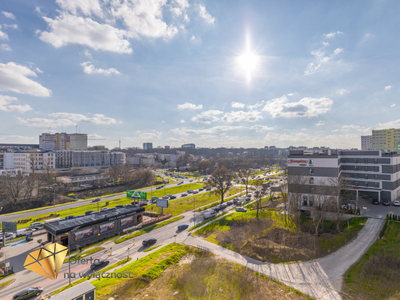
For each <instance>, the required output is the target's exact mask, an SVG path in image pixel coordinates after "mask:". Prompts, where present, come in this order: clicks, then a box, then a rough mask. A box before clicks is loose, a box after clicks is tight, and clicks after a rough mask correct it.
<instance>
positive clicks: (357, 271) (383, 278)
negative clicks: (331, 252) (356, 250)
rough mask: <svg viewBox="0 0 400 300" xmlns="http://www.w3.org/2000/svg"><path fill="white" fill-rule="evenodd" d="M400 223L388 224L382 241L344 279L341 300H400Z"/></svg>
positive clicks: (375, 244) (368, 251) (370, 249)
mask: <svg viewBox="0 0 400 300" xmlns="http://www.w3.org/2000/svg"><path fill="white" fill-rule="evenodd" d="M399 268H400V223H399V222H393V221H392V222H390V223H389V226H388V228H387V230H386V233H385V235H384V237H383V239H377V240H376V242H375V243H374V244H373V245H372V246H371V247H370V248H369V249H368V250H367V252H366V253H365V254H364V255H363V256H362V257H361V259H360V260H359V261H358V262H357V263H356V264H354V265H353V266H351V267H350V269H349V270H348V271H347V272H346V273H345V275H344V284H343V295H342V296H343V298H344V299H363V300H369V299H371V300H373V299H393V300H394V299H400V281H399V276H398V272H399Z"/></svg>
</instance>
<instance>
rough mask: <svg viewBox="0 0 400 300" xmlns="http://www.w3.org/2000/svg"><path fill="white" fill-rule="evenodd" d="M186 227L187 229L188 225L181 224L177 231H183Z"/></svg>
mask: <svg viewBox="0 0 400 300" xmlns="http://www.w3.org/2000/svg"><path fill="white" fill-rule="evenodd" d="M188 227H189V224H181V225H178V230H179V231H181V230H185V229H186V228H188Z"/></svg>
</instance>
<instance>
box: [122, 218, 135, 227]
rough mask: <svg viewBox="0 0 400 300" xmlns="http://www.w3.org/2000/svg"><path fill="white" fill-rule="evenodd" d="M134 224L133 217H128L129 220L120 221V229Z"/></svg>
mask: <svg viewBox="0 0 400 300" xmlns="http://www.w3.org/2000/svg"><path fill="white" fill-rule="evenodd" d="M134 222H135V216H132V217H129V218H125V219H121V227H124V226H126V225H128V224H132V223H134Z"/></svg>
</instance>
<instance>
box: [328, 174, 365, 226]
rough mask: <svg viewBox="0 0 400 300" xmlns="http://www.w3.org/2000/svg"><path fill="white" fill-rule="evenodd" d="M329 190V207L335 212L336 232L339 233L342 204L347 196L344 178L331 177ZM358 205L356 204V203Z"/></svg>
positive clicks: (342, 213)
mask: <svg viewBox="0 0 400 300" xmlns="http://www.w3.org/2000/svg"><path fill="white" fill-rule="evenodd" d="M328 184H329V188H330V189H331V191H332V192H331V199H330V202H331V205H332V211H333V212H335V215H336V218H335V223H336V231H337V232H339V231H340V223H341V221H342V218H343V215H344V210H343V209H342V204H343V201H344V199H345V198H346V195H347V190H346V177H345V176H344V175H343V174H341V175H340V176H339V177H332V178H330V179H329V183H328ZM357 205H358V203H357Z"/></svg>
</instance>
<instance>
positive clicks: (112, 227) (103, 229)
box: [100, 222, 115, 233]
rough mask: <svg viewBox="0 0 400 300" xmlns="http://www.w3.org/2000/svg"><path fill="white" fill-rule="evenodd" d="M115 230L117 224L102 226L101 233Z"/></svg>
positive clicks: (111, 223)
mask: <svg viewBox="0 0 400 300" xmlns="http://www.w3.org/2000/svg"><path fill="white" fill-rule="evenodd" d="M114 229H115V222H110V223H106V224H103V225H100V233H102V232H106V231H109V230H114Z"/></svg>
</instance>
